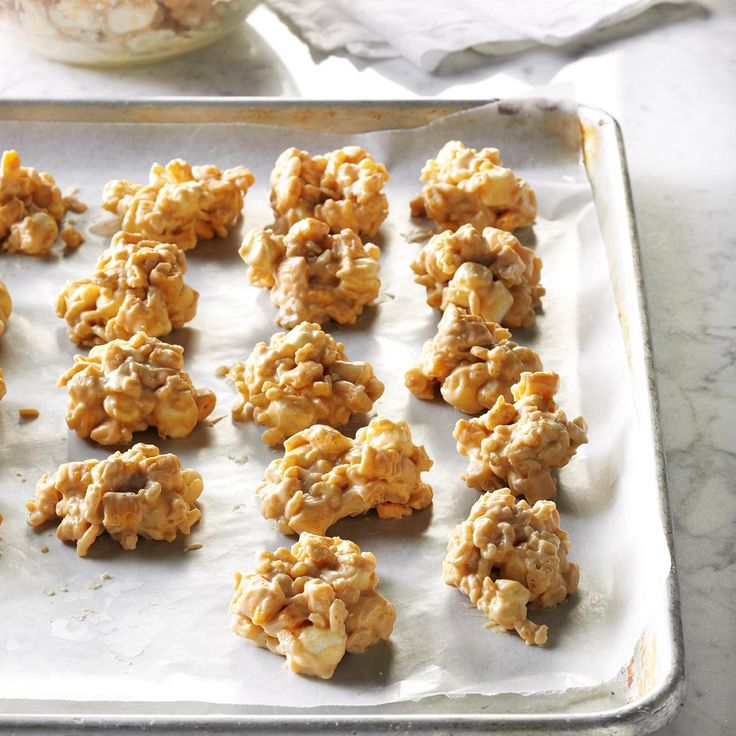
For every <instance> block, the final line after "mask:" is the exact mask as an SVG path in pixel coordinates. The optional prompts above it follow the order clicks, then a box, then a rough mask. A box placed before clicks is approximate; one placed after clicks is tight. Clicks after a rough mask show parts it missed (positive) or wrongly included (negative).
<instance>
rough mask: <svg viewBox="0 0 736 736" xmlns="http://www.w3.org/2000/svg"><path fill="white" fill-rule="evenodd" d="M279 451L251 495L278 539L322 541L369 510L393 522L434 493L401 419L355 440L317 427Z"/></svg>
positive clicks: (378, 423)
mask: <svg viewBox="0 0 736 736" xmlns="http://www.w3.org/2000/svg"><path fill="white" fill-rule="evenodd" d="M284 450H285V452H284V456H283V457H282V458H279V459H277V460H274V461H273V462H272V463H271V464H270V465H269V466H268V468H267V469H266V479H265V481H264V482H263V483H261V485H260V486H259V487H258V488H257V489H256V491H257V493H258V496H259V498H260V501H261V513H262V514H263V516H264V517H265V518H266V519H275V520H276V525H277V527H278V529H279V531H280V532H281V533H282V534H299V533H300V532H305V531H306V532H311V533H312V534H324V533H325V532H326V531H327V529H329V528H330V527H331V526H332V525H333V524H334V523H335V522H337V521H339V520H340V519H343V518H345V517H347V516H358V515H359V514H364V513H366V512H367V511H369V510H370V509H376V511H377V513H378V516H379V517H381V518H398V517H402V516H406V515H408V514H411V513H412V512H413V511H415V510H418V509H423V508H425V507H426V506H428V505H429V504H430V503H431V502H432V488H431V487H430V486H429V484H428V483H425V482H423V481H422V479H421V474H422V472H424V471H425V470H429V469H430V468H431V467H432V461H431V460H430V459H429V456H428V455H427V453H426V451H425V449H424V447H423V446H421V445H420V446H417V445H415V444H414V443H413V442H412V436H411V430H410V429H409V425H408V424H407V423H406V422H405V421H403V420H401V421H398V422H393V421H391V420H390V419H382V418H376V419H373V421H371V423H370V424H369V425H368V426H367V427H363V428H362V429H359V430H358V432H357V434H356V436H355V439H354V440H352V439H350V438H349V437H346V436H345V435H343V434H341V433H340V432H339V431H338V430H336V429H333V428H332V427H327V426H325V425H323V424H318V425H316V426H313V427H310V428H308V429H304V430H302V431H301V432H298V433H297V434H295V435H293V436H291V437H289V439H287V440H286V442H284Z"/></svg>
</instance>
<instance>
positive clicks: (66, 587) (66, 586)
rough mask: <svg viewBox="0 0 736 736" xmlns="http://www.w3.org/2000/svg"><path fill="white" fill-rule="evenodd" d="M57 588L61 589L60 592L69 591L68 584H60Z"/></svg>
mask: <svg viewBox="0 0 736 736" xmlns="http://www.w3.org/2000/svg"><path fill="white" fill-rule="evenodd" d="M59 590H60V591H61V592H62V593H68V592H69V586H68V585H62V586H61V587H60V588H59Z"/></svg>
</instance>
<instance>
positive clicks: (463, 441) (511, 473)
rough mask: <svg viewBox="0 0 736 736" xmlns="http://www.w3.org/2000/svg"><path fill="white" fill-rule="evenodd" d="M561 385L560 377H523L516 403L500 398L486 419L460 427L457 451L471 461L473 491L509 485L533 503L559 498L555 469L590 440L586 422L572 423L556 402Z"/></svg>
mask: <svg viewBox="0 0 736 736" xmlns="http://www.w3.org/2000/svg"><path fill="white" fill-rule="evenodd" d="M559 381H560V377H559V376H558V375H557V374H556V373H551V372H547V373H541V372H538V373H522V374H521V379H520V381H519V382H518V383H517V384H515V385H514V386H512V387H511V393H512V394H513V397H514V399H515V402H514V403H513V404H508V403H506V400H505V399H504V398H503V396H500V397H499V398H498V399H497V400H496V403H495V404H494V405H493V407H492V408H491V409H490V411H487V412H486V413H485V414H483V416H480V417H477V418H474V419H461V420H460V421H459V422H458V423H457V424H456V425H455V432H454V435H453V436H454V437H455V439H456V440H457V451H458V452H459V453H460V454H461V455H464V456H466V457H468V458H469V463H468V469H467V470H466V471H465V473H464V474H463V476H462V478H463V480H464V481H465V482H466V483H467V484H468V485H469V486H470V487H471V488H478V489H481V490H494V489H496V488H502V487H504V486H508V487H509V489H510V492H511V493H514V494H515V495H517V496H522V495H523V496H525V497H526V499H527V501H529V502H530V503H534V502H535V501H537V500H538V499H551V498H554V497H555V495H556V494H557V483H556V481H555V479H554V477H553V476H552V469H554V468H562V467H564V466H565V465H567V463H568V462H569V461H570V458H571V457H572V456H573V455H574V454H575V451H576V450H577V448H578V447H579V446H580V445H582V444H584V443H586V442H587V441H588V437H587V435H586V432H587V429H588V427H587V425H586V423H585V420H584V419H583V418H582V417H577V418H576V419H573V420H572V421H571V422H570V421H568V420H567V416H566V415H565V412H563V411H562V410H561V409H558V408H557V405H556V404H555V402H554V395H555V393H557V388H558V386H559Z"/></svg>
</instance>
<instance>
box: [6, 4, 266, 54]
mask: <svg viewBox="0 0 736 736" xmlns="http://www.w3.org/2000/svg"><path fill="white" fill-rule="evenodd" d="M258 2H259V0H0V28H1V29H2V31H3V32H5V33H12V34H13V37H14V38H17V39H18V40H20V41H21V42H23V43H25V45H27V46H28V47H29V48H31V49H33V50H34V51H36V52H38V53H39V54H42V55H43V56H46V57H48V58H49V59H54V60H55V61H63V62H66V63H68V64H81V65H86V66H123V65H128V64H141V63H146V62H150V61H159V60H160V59H166V58H170V57H172V56H178V55H179V54H184V53H186V52H187V51H192V50H193V49H198V48H201V47H202V46H206V45H208V44H210V43H213V42H214V41H217V40H218V39H220V38H222V37H223V36H224V35H226V34H227V33H229V32H230V31H231V30H233V29H234V28H235V27H236V26H237V25H239V24H240V23H242V22H243V20H244V19H245V18H246V16H247V15H248V13H250V11H251V10H253V8H254V7H255V6H256V5H257V4H258ZM1 42H2V41H1V40H0V43H1Z"/></svg>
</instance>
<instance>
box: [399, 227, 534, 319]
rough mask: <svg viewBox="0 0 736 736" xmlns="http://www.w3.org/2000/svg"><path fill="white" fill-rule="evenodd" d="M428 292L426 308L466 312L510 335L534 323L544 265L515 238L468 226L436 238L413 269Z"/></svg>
mask: <svg viewBox="0 0 736 736" xmlns="http://www.w3.org/2000/svg"><path fill="white" fill-rule="evenodd" d="M411 267H412V270H413V271H414V273H415V274H416V275H417V278H416V279H415V281H416V282H417V283H418V284H420V285H422V286H424V287H425V288H426V289H427V304H429V306H430V307H434V308H435V309H443V310H444V309H446V308H447V306H448V305H449V304H455V305H456V306H458V307H463V308H464V309H467V310H468V311H469V312H470V313H471V314H475V315H478V316H479V317H482V318H483V319H484V320H485V321H486V322H498V323H499V324H502V325H504V326H505V327H510V328H511V329H514V328H517V327H529V326H530V325H532V324H533V323H534V317H535V315H534V310H535V308H536V307H538V306H539V305H540V304H541V297H542V295H543V294H544V288H543V287H542V285H541V284H540V283H539V279H540V275H541V272H542V260H541V259H540V258H539V257H537V256H535V255H534V252H533V251H532V250H530V249H529V248H526V247H524V246H523V245H522V244H521V243H520V242H519V241H518V240H517V239H516V238H515V237H514V236H513V235H512V234H511V233H507V232H505V231H503V230H497V229H495V228H492V227H487V228H485V230H483V231H482V232H481V231H479V230H476V228H475V227H473V226H472V225H463V227H461V228H460V229H459V230H458V231H457V232H452V231H450V230H446V231H445V232H442V233H439V234H438V235H434V236H433V237H432V238H431V239H430V240H429V242H428V243H427V244H426V245H425V246H424V247H423V248H422V250H421V251H420V252H419V255H418V256H417V259H416V260H415V261H414V262H413V263H412V264H411Z"/></svg>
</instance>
